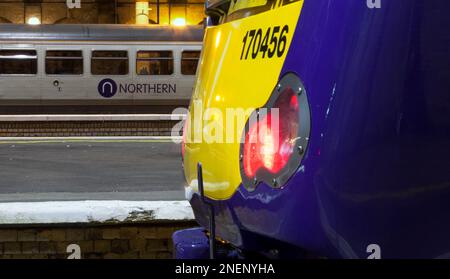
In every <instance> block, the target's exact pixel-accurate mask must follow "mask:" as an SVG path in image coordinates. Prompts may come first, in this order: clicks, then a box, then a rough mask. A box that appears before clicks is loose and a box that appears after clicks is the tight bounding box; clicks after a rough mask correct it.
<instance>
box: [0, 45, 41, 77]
mask: <svg viewBox="0 0 450 279" xmlns="http://www.w3.org/2000/svg"><path fill="white" fill-rule="evenodd" d="M0 74H1V75H36V74H37V53H36V51H35V50H19V49H18V50H5V49H4V50H0Z"/></svg>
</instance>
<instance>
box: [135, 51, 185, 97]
mask: <svg viewBox="0 0 450 279" xmlns="http://www.w3.org/2000/svg"><path fill="white" fill-rule="evenodd" d="M175 61H176V53H175V49H174V47H173V46H172V45H169V44H166V45H147V46H145V45H144V46H138V47H137V48H136V59H135V61H134V62H135V68H134V69H133V71H134V72H133V74H134V75H135V81H136V83H137V84H138V85H139V87H140V88H138V89H139V90H137V92H136V93H135V94H134V100H135V102H141V103H142V101H143V100H152V103H153V104H155V103H161V101H162V100H171V104H175V103H174V102H175V100H176V99H178V98H179V91H178V88H177V85H178V84H177V83H178V82H177V80H176V78H175V64H176V62H175Z"/></svg>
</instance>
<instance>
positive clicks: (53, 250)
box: [0, 221, 196, 259]
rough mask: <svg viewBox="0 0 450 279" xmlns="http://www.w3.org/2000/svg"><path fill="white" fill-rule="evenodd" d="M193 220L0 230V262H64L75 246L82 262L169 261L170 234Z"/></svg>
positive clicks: (6, 228)
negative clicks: (71, 248) (102, 260)
mask: <svg viewBox="0 0 450 279" xmlns="http://www.w3.org/2000/svg"><path fill="white" fill-rule="evenodd" d="M194 226H196V223H195V222H193V221H180V222H171V223H161V222H160V223H146V224H123V225H118V224H112V225H89V224H86V225H67V226H62V225H59V226H20V227H4V226H3V227H0V259H66V258H67V257H68V256H69V255H70V253H67V252H66V250H67V246H68V245H70V244H76V245H78V246H79V247H80V249H81V258H82V259H169V258H172V250H173V247H172V240H171V237H172V233H173V232H174V231H176V230H180V229H185V228H190V227H194Z"/></svg>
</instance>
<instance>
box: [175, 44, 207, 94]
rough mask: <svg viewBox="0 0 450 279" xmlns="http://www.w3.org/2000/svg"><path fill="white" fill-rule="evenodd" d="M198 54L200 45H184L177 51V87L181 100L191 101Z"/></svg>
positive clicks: (198, 58)
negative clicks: (180, 93)
mask: <svg viewBox="0 0 450 279" xmlns="http://www.w3.org/2000/svg"><path fill="white" fill-rule="evenodd" d="M200 53H201V45H185V46H182V47H181V48H180V49H179V51H178V56H179V59H178V61H179V63H177V66H176V68H177V74H178V75H179V78H178V80H179V87H180V91H181V92H183V95H182V98H185V99H188V100H190V99H191V96H192V92H193V90H194V83H195V82H194V81H195V76H196V74H197V68H198V62H199V60H200Z"/></svg>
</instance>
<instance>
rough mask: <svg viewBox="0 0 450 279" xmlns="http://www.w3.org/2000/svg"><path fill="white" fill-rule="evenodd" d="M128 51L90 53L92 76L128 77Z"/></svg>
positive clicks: (97, 51)
mask: <svg viewBox="0 0 450 279" xmlns="http://www.w3.org/2000/svg"><path fill="white" fill-rule="evenodd" d="M128 63H129V60H128V51H126V50H119V51H117V50H114V51H110V50H96V51H93V52H92V59H91V73H92V74H93V75H128V72H129V68H128Z"/></svg>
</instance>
